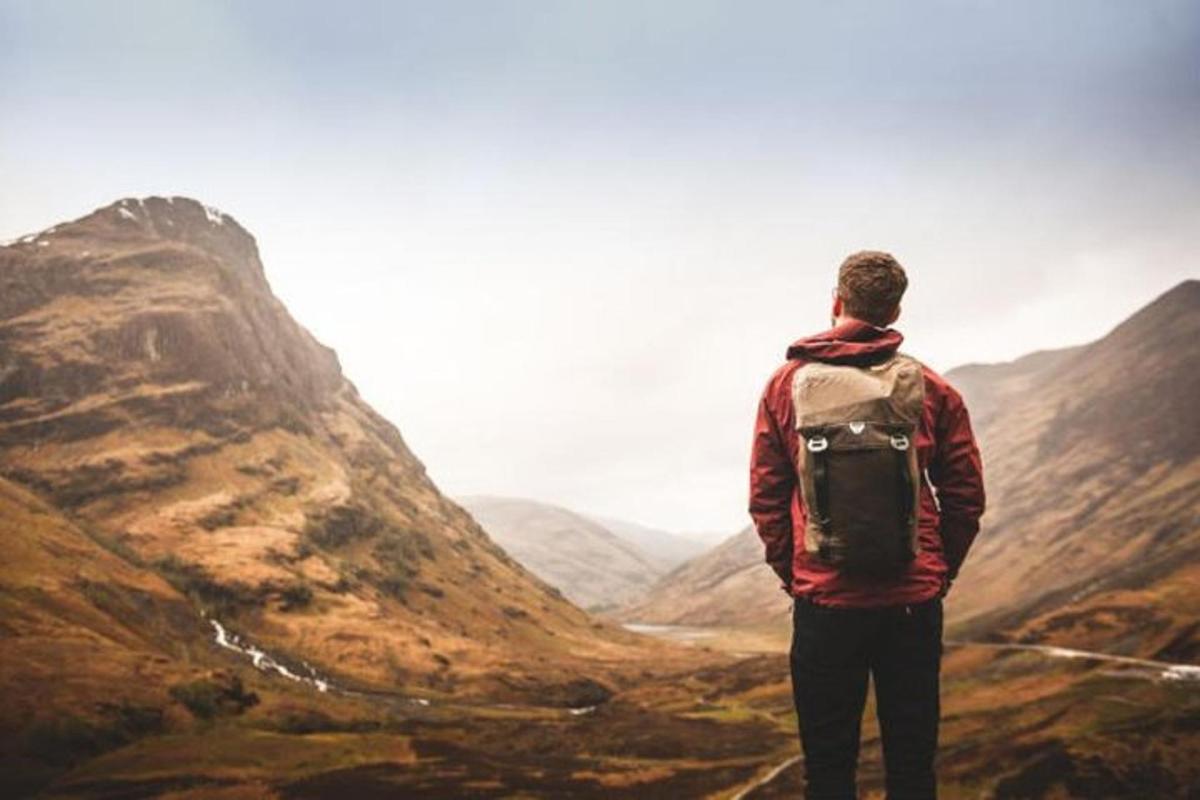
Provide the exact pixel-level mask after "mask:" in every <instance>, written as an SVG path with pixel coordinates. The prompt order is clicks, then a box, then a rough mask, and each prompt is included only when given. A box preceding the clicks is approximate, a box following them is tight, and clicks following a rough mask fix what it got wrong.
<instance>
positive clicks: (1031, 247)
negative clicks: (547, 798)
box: [0, 0, 1200, 532]
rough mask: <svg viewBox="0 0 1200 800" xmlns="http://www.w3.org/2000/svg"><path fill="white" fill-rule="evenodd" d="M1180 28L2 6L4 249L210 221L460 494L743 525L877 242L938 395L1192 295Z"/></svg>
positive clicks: (662, 9)
mask: <svg viewBox="0 0 1200 800" xmlns="http://www.w3.org/2000/svg"><path fill="white" fill-rule="evenodd" d="M1198 142H1200V4H1197V3H1195V2H1137V3H1131V2H1103V1H1102V0H1082V1H1080V2H1045V0H1036V1H1035V2H1008V1H1006V2H964V1H962V0H959V1H957V2H923V3H919V2H895V3H889V2H842V3H825V2H820V3H818V2H812V3H798V2H780V3H754V2H745V0H740V1H739V2H726V3H711V2H696V1H695V0H689V1H688V2H670V3H668V2H659V3H654V2H646V1H645V0H641V1H639V2H631V3H621V2H611V1H606V2H596V3H582V2H559V3H554V2H497V1H495V0H488V1H486V2H485V1H483V0H481V1H480V2H473V3H453V2H444V1H443V0H437V1H436V2H435V1H434V0H429V2H426V3H421V4H401V3H386V2H374V3H361V2H360V3H356V2H349V1H348V0H339V2H329V3H303V2H255V3H250V2H232V1H230V2H168V1H167V0H145V2H119V1H116V0H106V2H55V1H54V0H25V1H22V2H16V1H15V0H0V239H8V238H11V237H15V236H18V235H21V234H24V233H28V232H31V231H36V230H40V229H42V228H45V227H47V226H49V225H51V224H54V223H56V222H59V221H62V220H65V219H73V218H75V217H79V216H82V215H83V214H85V213H87V212H89V211H90V210H92V209H93V208H95V207H97V206H101V205H105V204H107V203H109V202H111V201H112V200H115V199H117V198H119V197H125V196H140V195H149V194H169V195H188V196H192V197H195V198H197V199H200V200H202V201H203V202H206V203H209V204H211V205H215V206H217V207H219V208H221V209H222V210H224V211H226V212H228V213H230V214H232V215H234V216H235V217H236V218H237V219H238V221H239V222H241V223H242V224H243V225H244V226H245V227H246V228H247V229H249V230H250V231H251V232H252V233H254V234H255V236H256V237H257V239H258V242H259V246H260V250H261V252H262V255H263V259H264V262H265V265H266V271H267V275H268V277H269V279H270V281H271V284H272V286H273V287H274V289H275V291H276V292H277V293H278V294H279V296H280V297H281V298H282V299H283V301H284V302H285V303H286V304H287V305H288V307H289V308H290V309H291V311H292V313H293V314H294V315H295V317H296V318H297V319H298V320H299V321H300V322H301V323H302V324H304V325H305V326H307V327H308V328H309V329H310V330H311V331H312V332H313V333H314V334H315V335H316V336H317V337H318V338H319V339H321V340H322V341H323V342H325V343H326V344H329V345H331V346H333V347H334V348H336V349H337V351H338V354H339V355H340V357H341V360H342V364H343V367H344V368H345V371H346V373H347V375H348V376H349V378H350V379H351V380H352V381H354V383H355V384H356V385H357V386H358V387H359V390H360V391H361V392H362V394H363V395H364V396H365V397H366V399H367V400H368V401H369V402H371V403H372V404H373V405H375V406H376V407H377V408H379V409H380V410H381V411H382V412H383V413H384V414H385V415H386V416H388V417H389V418H390V419H391V420H392V421H393V422H395V423H396V424H397V425H398V426H399V428H400V430H401V431H402V432H403V433H404V435H405V437H406V439H407V440H408V442H409V444H410V445H411V446H412V448H413V449H414V450H415V452H416V453H417V455H418V456H419V457H420V458H421V459H422V460H423V461H424V462H425V464H426V465H427V467H428V468H429V471H430V473H431V475H432V476H433V478H434V480H435V481H436V482H437V483H438V484H439V486H441V488H442V489H444V490H445V491H447V492H449V493H451V494H467V493H489V494H508V495H516V496H526V497H533V498H539V499H542V500H548V501H552V502H557V503H560V504H562V505H566V506H569V507H573V508H577V509H580V510H584V511H591V512H598V513H603V514H607V515H611V516H616V517H625V518H629V519H632V520H637V521H641V522H644V523H648V524H652V525H655V526H659V527H663V528H667V529H672V530H707V531H714V530H717V531H730V532H732V531H733V530H736V529H737V528H739V527H741V526H742V525H744V524H745V523H746V522H748V517H747V515H746V512H745V506H746V483H747V478H746V471H747V470H746V468H747V462H748V450H749V440H750V426H751V422H752V419H753V413H754V409H755V405H756V402H757V398H758V394H759V392H760V391H761V389H762V386H763V384H764V382H765V381H766V378H767V376H768V375H769V373H770V372H771V370H772V369H773V368H774V367H775V366H777V365H778V364H779V363H780V361H781V359H782V357H783V352H784V349H785V347H786V345H787V344H788V342H789V341H791V340H792V339H794V338H797V337H799V336H801V335H804V334H807V333H811V332H815V331H818V330H821V329H822V328H824V327H826V326H827V322H828V306H829V298H830V290H831V287H832V286H833V284H834V279H835V270H836V267H837V264H838V263H839V262H840V261H841V259H842V258H843V257H844V256H845V255H846V254H847V253H849V252H850V251H853V250H857V249H863V248H872V249H886V250H890V251H892V252H893V253H895V254H896V255H897V257H898V258H899V259H900V260H901V262H902V263H903V264H904V265H905V266H906V267H907V269H908V271H909V277H910V282H911V288H910V290H909V295H908V298H907V299H906V302H905V304H904V315H903V317H902V319H901V321H900V323H899V325H898V327H899V328H900V329H901V330H902V331H903V332H904V333H905V335H906V337H907V341H906V345H905V349H906V350H908V351H909V352H911V353H913V354H914V355H917V356H918V357H921V358H923V359H924V360H926V361H927V362H928V363H929V364H930V365H931V366H933V367H934V368H935V369H939V370H946V369H949V368H951V367H953V366H955V365H957V364H960V363H963V362H965V361H994V360H1005V359H1010V358H1013V357H1015V356H1019V355H1021V354H1023V353H1025V352H1028V351H1030V350H1034V349H1040V348H1047V347H1057V346H1062V345H1067V344H1074V343H1079V342H1084V341H1088V340H1090V339H1093V338H1096V337H1098V336H1100V335H1102V334H1103V333H1105V332H1106V331H1107V330H1108V329H1110V328H1111V327H1112V326H1113V325H1114V324H1116V323H1117V322H1119V321H1120V320H1121V319H1122V318H1123V317H1124V316H1126V315H1128V314H1129V313H1130V312H1132V311H1134V310H1135V309H1136V308H1137V307H1139V306H1140V305H1142V304H1144V303H1146V302H1147V301H1149V300H1151V299H1152V298H1153V297H1155V296H1156V295H1158V294H1159V293H1161V292H1163V291H1165V290H1166V289H1168V288H1169V287H1170V286H1172V285H1173V284H1175V283H1176V282H1178V281H1180V280H1182V279H1184V278H1187V277H1197V276H1200V264H1198V261H1197V257H1196V253H1197V249H1198V248H1200V180H1198V179H1200V147H1197V143H1198Z"/></svg>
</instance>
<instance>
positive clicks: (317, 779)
mask: <svg viewBox="0 0 1200 800" xmlns="http://www.w3.org/2000/svg"><path fill="white" fill-rule="evenodd" d="M398 313H399V312H398ZM589 524H594V523H589ZM622 546H623V547H627V545H624V544H623V543H622ZM0 547H2V548H3V553H4V559H3V563H0V609H3V612H4V613H3V615H2V616H0V692H2V694H0V699H3V703H2V704H0V785H3V786H4V788H5V793H6V794H5V796H26V795H30V794H37V796H39V797H49V798H54V797H72V798H78V797H114V796H128V797H158V796H175V797H291V798H303V797H328V796H334V795H345V796H354V797H360V796H361V797H372V796H373V797H394V796H435V797H460V796H468V795H469V796H481V797H482V796H488V797H509V796H514V795H521V796H572V797H611V796H613V795H614V793H625V794H628V795H630V796H659V797H698V796H703V795H706V794H711V793H713V792H717V793H732V792H733V791H735V790H736V789H737V788H738V787H740V786H743V785H745V784H746V783H747V782H749V781H751V780H753V778H754V776H755V775H756V774H757V773H758V772H759V771H761V770H763V769H766V768H769V765H770V764H771V763H773V762H774V761H775V760H777V759H778V757H779V754H780V753H782V752H785V751H786V750H787V749H788V748H791V747H793V746H794V737H793V735H791V734H789V733H787V730H786V726H785V725H782V724H781V723H780V720H779V719H777V718H776V715H782V716H784V717H786V715H787V714H788V713H790V712H789V707H788V705H787V702H786V697H784V696H783V695H782V694H780V695H778V696H777V697H772V698H771V700H770V707H769V708H766V709H765V710H764V706H763V700H762V698H761V697H759V696H758V695H757V692H756V687H757V685H758V683H759V680H760V676H762V675H763V674H765V670H766V669H767V668H768V667H769V668H770V671H771V672H772V673H775V672H778V670H776V669H775V667H774V666H771V665H766V664H764V662H761V661H755V660H750V661H747V662H737V663H734V662H733V660H732V659H731V658H729V657H728V656H724V655H722V654H719V653H715V652H712V651H709V650H707V649H705V648H690V647H678V646H674V645H667V644H664V643H662V642H658V641H655V640H652V639H648V638H647V637H644V636H638V635H635V634H632V633H628V632H626V631H623V630H621V629H620V628H619V627H617V626H615V625H611V624H609V623H606V622H604V621H602V620H598V619H594V618H591V617H589V616H587V614H586V613H584V612H583V611H581V610H580V609H579V608H577V607H576V606H574V605H572V604H571V603H570V602H568V601H567V600H566V599H565V598H564V597H563V596H562V594H561V593H560V592H558V591H557V590H555V589H553V588H552V587H550V586H549V585H547V584H546V583H545V582H543V581H541V580H539V579H538V578H537V577H535V576H534V575H532V574H531V573H530V572H528V571H527V570H526V569H525V568H524V567H522V566H521V565H520V564H519V563H518V562H517V561H515V560H514V559H513V558H511V557H510V556H509V555H508V554H507V553H505V552H504V550H503V549H501V548H500V547H499V546H497V545H496V543H495V542H494V541H493V540H492V539H491V538H490V537H489V536H488V535H487V533H486V532H485V531H484V530H483V529H482V528H481V527H480V526H479V525H478V523H476V522H475V520H474V519H473V518H472V517H471V516H470V515H469V514H468V513H467V512H466V511H464V510H463V509H462V508H460V507H459V506H458V505H456V504H455V503H453V502H451V501H449V500H448V499H446V498H445V497H444V496H443V495H442V494H441V493H440V492H439V491H438V490H437V488H436V487H435V486H434V484H433V483H432V481H431V480H430V479H429V477H428V476H427V475H426V474H425V470H424V468H423V467H422V465H421V463H420V462H419V461H418V460H417V458H416V457H415V456H414V455H413V454H412V453H411V452H410V451H409V450H408V448H407V446H406V445H405V443H404V440H403V439H402V437H401V436H400V434H399V432H398V431H397V430H396V428H395V427H393V426H392V425H391V423H389V422H388V421H386V420H384V419H383V418H381V417H380V416H379V415H378V414H377V413H376V412H375V411H374V410H373V409H371V408H370V407H369V406H368V405H367V404H366V403H364V402H363V401H362V399H361V398H360V397H359V396H358V393H357V391H356V390H355V388H354V386H353V385H352V384H351V383H350V382H349V381H348V380H346V378H345V377H344V376H343V375H342V373H341V369H340V367H339V365H338V361H337V358H336V356H335V355H334V353H333V352H332V351H331V350H329V349H328V348H326V347H324V346H322V345H321V344H320V343H319V342H317V341H316V340H315V339H314V338H313V337H312V336H311V335H310V334H309V333H308V332H307V331H305V330H304V329H303V328H302V327H301V326H300V325H298V324H297V323H296V322H295V321H294V320H293V319H292V318H291V316H290V315H289V314H288V312H287V310H286V309H285V308H284V307H283V305H282V304H281V303H280V302H279V301H278V300H277V299H276V298H275V297H274V295H273V294H272V293H271V291H270V287H269V285H268V283H267V280H266V276H265V274H264V271H263V266H262V264H261V262H260V260H259V257H258V252H257V246H256V244H255V242H254V239H253V238H252V237H251V236H250V234H249V233H248V232H246V230H245V229H243V228H242V227H241V226H240V225H239V224H238V223H237V222H236V221H235V220H234V219H233V218H231V217H230V216H228V215H226V214H224V213H222V212H220V211H217V210H215V209H212V208H209V207H206V206H204V205H201V204H200V203H198V202H196V201H194V200H189V199H186V198H179V197H175V198H161V197H151V198H144V199H140V200H139V199H126V200H122V201H119V202H117V203H114V204H112V205H110V206H107V207H105V208H102V209H99V210H97V211H95V212H94V213H92V214H89V215H87V216H85V217H83V218H81V219H78V220H75V221H73V222H68V223H64V224H61V225H58V226H55V227H53V228H50V229H48V230H45V231H42V232H40V233H37V234H33V235H30V236H26V237H23V238H22V239H20V240H18V241H17V242H14V243H12V244H10V245H7V246H4V247H0ZM604 552H605V556H604V557H605V558H612V557H615V556H613V555H612V554H613V553H614V552H624V551H621V550H620V549H619V548H618V549H617V550H606V551H604ZM629 557H630V562H631V565H633V566H636V565H637V563H638V562H637V558H636V554H630V556H629ZM605 566H608V564H605ZM631 568H632V567H631ZM637 568H638V569H643V568H645V567H644V565H643V566H638V567H637ZM639 574H640V573H639Z"/></svg>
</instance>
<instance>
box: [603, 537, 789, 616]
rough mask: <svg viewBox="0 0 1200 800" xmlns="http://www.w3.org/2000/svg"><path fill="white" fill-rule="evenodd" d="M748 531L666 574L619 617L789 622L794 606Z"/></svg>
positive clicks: (622, 610)
mask: <svg viewBox="0 0 1200 800" xmlns="http://www.w3.org/2000/svg"><path fill="white" fill-rule="evenodd" d="M778 586H779V579H778V578H777V577H776V576H775V573H774V572H772V571H771V568H770V567H768V566H767V565H766V564H765V563H763V557H762V542H761V541H760V540H759V538H758V535H757V534H756V533H755V532H754V529H753V528H746V529H744V530H742V531H741V532H740V533H738V534H736V535H735V536H731V537H729V538H728V539H726V540H725V541H724V542H722V543H721V544H719V545H717V546H716V547H714V548H712V549H711V550H709V551H707V552H705V553H703V554H701V555H699V556H697V557H695V558H693V559H691V560H690V561H687V562H685V563H684V564H681V565H680V566H678V567H676V568H675V569H674V570H672V571H671V572H670V573H669V574H667V575H665V576H663V577H662V578H661V579H660V580H659V581H658V582H657V583H655V584H654V586H652V587H650V589H649V590H648V591H647V592H646V593H645V594H643V595H642V596H641V597H638V598H637V599H636V600H635V601H634V602H632V603H630V604H628V605H626V606H624V607H623V608H621V609H620V610H619V611H618V612H617V614H618V616H619V617H620V618H621V619H624V620H628V621H630V622H639V623H646V624H655V625H710V626H754V625H761V624H770V623H772V622H779V621H780V620H786V618H787V613H788V609H789V608H790V603H789V601H788V597H787V595H786V594H785V593H784V592H782V591H780V590H779V589H778Z"/></svg>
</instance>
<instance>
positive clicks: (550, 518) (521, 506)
mask: <svg viewBox="0 0 1200 800" xmlns="http://www.w3.org/2000/svg"><path fill="white" fill-rule="evenodd" d="M459 502H461V503H462V504H463V506H464V507H465V508H466V509H467V510H468V511H470V512H471V515H472V516H473V517H475V519H476V520H478V521H479V522H480V524H482V525H483V527H484V529H485V530H487V531H488V533H489V534H490V535H491V536H492V538H493V539H494V540H495V541H496V542H497V543H498V544H499V545H500V546H501V547H503V548H504V550H505V551H506V552H507V553H508V554H509V555H511V556H512V557H513V558H515V559H516V560H517V561H518V562H520V563H521V564H523V565H524V566H525V567H526V568H528V569H529V570H530V571H531V572H532V573H533V574H534V575H537V576H538V577H539V578H541V579H542V580H544V581H546V583H548V584H550V585H551V586H554V587H557V588H558V589H559V590H560V591H561V592H562V593H563V594H564V595H565V596H566V597H567V598H568V599H570V600H571V601H572V602H574V603H577V604H579V605H580V606H583V607H584V608H589V609H600V608H605V607H609V606H612V605H615V604H617V603H620V602H621V601H623V600H626V599H627V598H629V597H630V596H632V595H633V594H634V593H636V592H638V591H640V590H643V589H645V588H646V587H647V586H649V585H650V584H651V583H653V582H654V580H655V579H656V578H658V576H659V575H661V574H662V569H661V568H660V567H659V566H658V565H657V564H656V563H655V562H654V560H653V559H652V558H651V557H649V556H648V555H646V554H645V553H643V552H642V551H641V550H639V549H638V548H637V547H636V546H635V545H633V544H631V543H629V542H628V541H626V540H625V539H623V538H621V537H619V536H617V535H616V534H614V533H613V532H612V531H610V530H609V529H607V528H605V527H604V526H603V525H601V524H600V523H598V522H596V521H594V520H592V519H589V518H587V517H584V516H582V515H580V514H576V513H574V512H573V511H568V510H567V509H565V508H559V507H558V506H553V505H549V504H546V503H538V502H535V501H533V500H522V499H518V498H512V497H488V496H482V495H480V496H474V497H463V498H459Z"/></svg>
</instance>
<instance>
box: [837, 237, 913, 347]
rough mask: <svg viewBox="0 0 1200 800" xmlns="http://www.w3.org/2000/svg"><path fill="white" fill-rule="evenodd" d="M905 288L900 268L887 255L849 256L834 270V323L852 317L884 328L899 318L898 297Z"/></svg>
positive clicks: (875, 252) (863, 253)
mask: <svg viewBox="0 0 1200 800" xmlns="http://www.w3.org/2000/svg"><path fill="white" fill-rule="evenodd" d="M907 288H908V276H907V275H905V274H904V267H902V266H900V262H898V261H897V260H896V259H895V258H894V257H893V256H892V254H891V253H883V252H880V251H878V250H863V251H861V252H858V253H852V254H850V255H849V256H847V257H846V260H845V261H843V262H842V266H841V267H840V268H839V269H838V285H837V294H836V296H835V297H834V299H833V317H834V324H835V325H836V324H837V323H839V322H841V321H842V320H844V319H845V318H847V317H854V318H855V319H861V320H862V321H863V322H869V323H871V324H872V325H876V326H878V327H880V328H886V327H887V326H888V325H891V324H892V323H893V322H895V321H896V318H897V317H899V316H900V298H901V297H903V296H904V290H905V289H907Z"/></svg>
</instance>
